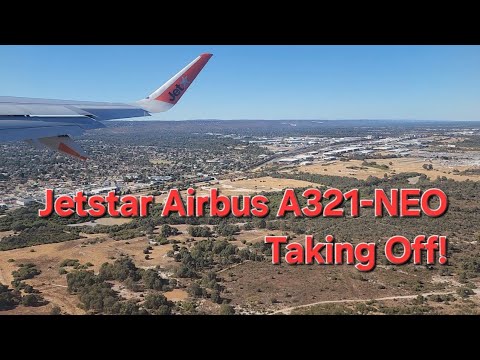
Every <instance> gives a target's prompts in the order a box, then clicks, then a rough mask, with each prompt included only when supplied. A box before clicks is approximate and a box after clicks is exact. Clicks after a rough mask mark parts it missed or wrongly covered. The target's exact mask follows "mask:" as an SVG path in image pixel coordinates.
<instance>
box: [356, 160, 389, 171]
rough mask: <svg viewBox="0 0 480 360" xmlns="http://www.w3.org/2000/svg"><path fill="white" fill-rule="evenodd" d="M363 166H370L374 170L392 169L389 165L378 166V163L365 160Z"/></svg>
mask: <svg viewBox="0 0 480 360" xmlns="http://www.w3.org/2000/svg"><path fill="white" fill-rule="evenodd" d="M362 166H368V167H373V168H377V169H382V170H388V169H390V167H389V166H388V165H385V164H378V163H377V162H376V161H370V162H368V161H367V160H364V161H363V162H362Z"/></svg>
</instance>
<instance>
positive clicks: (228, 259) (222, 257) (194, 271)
mask: <svg viewBox="0 0 480 360" xmlns="http://www.w3.org/2000/svg"><path fill="white" fill-rule="evenodd" d="M169 255H171V256H173V258H174V259H175V261H177V262H180V263H181V264H180V266H179V267H178V268H177V270H176V276H178V277H180V278H198V277H199V274H198V272H199V271H201V270H205V269H212V268H213V267H214V266H216V265H218V266H220V267H221V266H226V265H231V264H236V263H240V262H242V261H245V260H254V261H261V260H263V259H264V256H263V255H262V254H259V253H256V252H252V251H250V249H248V248H247V249H242V250H240V249H239V248H238V247H237V246H235V245H233V244H231V243H229V242H228V241H225V240H221V241H219V240H212V239H207V240H202V241H200V242H197V243H195V245H194V246H193V248H192V249H190V250H189V249H187V248H186V247H181V248H179V249H178V251H176V252H173V253H170V254H169Z"/></svg>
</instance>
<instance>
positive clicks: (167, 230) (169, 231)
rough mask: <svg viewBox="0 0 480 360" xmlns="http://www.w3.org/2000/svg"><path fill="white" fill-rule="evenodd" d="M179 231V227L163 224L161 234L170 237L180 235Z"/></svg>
mask: <svg viewBox="0 0 480 360" xmlns="http://www.w3.org/2000/svg"><path fill="white" fill-rule="evenodd" d="M178 233H179V231H178V229H177V228H174V227H172V226H170V225H167V224H165V225H163V226H162V228H161V229H160V234H161V235H162V236H163V237H164V238H168V237H169V236H175V235H178Z"/></svg>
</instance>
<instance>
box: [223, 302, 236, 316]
mask: <svg viewBox="0 0 480 360" xmlns="http://www.w3.org/2000/svg"><path fill="white" fill-rule="evenodd" d="M220 315H235V309H234V308H233V306H231V305H228V304H222V306H220Z"/></svg>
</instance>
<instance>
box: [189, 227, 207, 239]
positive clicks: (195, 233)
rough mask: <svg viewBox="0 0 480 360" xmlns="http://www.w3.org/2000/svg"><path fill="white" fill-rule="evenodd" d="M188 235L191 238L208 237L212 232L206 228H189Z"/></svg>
mask: <svg viewBox="0 0 480 360" xmlns="http://www.w3.org/2000/svg"><path fill="white" fill-rule="evenodd" d="M188 234H189V235H190V236H192V237H210V236H212V230H210V228H209V227H208V226H189V227H188Z"/></svg>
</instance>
